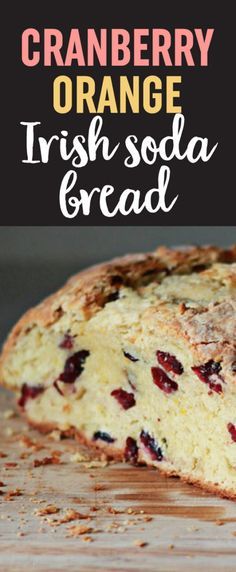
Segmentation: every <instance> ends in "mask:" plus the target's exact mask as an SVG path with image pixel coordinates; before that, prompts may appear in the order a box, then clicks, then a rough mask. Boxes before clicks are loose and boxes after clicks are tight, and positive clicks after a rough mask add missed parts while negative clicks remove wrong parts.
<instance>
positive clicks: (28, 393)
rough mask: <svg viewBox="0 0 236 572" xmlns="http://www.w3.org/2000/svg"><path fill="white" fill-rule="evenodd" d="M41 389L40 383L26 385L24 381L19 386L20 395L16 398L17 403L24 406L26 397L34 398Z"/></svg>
mask: <svg viewBox="0 0 236 572" xmlns="http://www.w3.org/2000/svg"><path fill="white" fill-rule="evenodd" d="M43 391H44V387H42V385H28V384H27V383H24V384H23V385H22V388H21V397H20V399H18V405H20V407H24V406H25V404H26V401H28V399H35V398H36V397H37V396H38V395H39V394H40V393H42V392H43Z"/></svg>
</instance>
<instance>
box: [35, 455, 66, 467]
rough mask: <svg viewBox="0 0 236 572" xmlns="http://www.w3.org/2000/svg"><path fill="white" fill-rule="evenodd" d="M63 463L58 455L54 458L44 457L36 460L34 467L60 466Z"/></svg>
mask: <svg viewBox="0 0 236 572" xmlns="http://www.w3.org/2000/svg"><path fill="white" fill-rule="evenodd" d="M60 463H61V461H60V459H59V457H58V456H57V455H55V456H52V457H44V458H43V459H34V462H33V466H34V467H42V466H43V465H59V464H60Z"/></svg>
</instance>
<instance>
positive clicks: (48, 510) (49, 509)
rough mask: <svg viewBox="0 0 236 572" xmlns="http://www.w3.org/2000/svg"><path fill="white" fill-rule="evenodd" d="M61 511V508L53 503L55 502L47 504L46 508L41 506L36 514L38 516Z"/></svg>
mask: <svg viewBox="0 0 236 572" xmlns="http://www.w3.org/2000/svg"><path fill="white" fill-rule="evenodd" d="M59 511H60V509H59V508H58V507H57V506H55V505H53V504H49V505H48V506H45V507H44V508H41V509H40V510H36V511H35V514H36V516H45V515H47V514H57V513H58V512H59Z"/></svg>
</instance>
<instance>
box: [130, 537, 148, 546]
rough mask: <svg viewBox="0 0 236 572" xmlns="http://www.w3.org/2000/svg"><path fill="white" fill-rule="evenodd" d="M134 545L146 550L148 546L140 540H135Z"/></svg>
mask: <svg viewBox="0 0 236 572" xmlns="http://www.w3.org/2000/svg"><path fill="white" fill-rule="evenodd" d="M133 544H134V546H138V547H139V548H144V546H147V545H148V543H147V542H145V541H144V540H140V539H137V540H134V542H133Z"/></svg>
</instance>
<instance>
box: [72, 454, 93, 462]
mask: <svg viewBox="0 0 236 572" xmlns="http://www.w3.org/2000/svg"><path fill="white" fill-rule="evenodd" d="M70 460H71V461H72V463H83V462H84V461H89V457H88V456H86V455H83V454H82V453H74V454H73V455H71V457H70Z"/></svg>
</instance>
